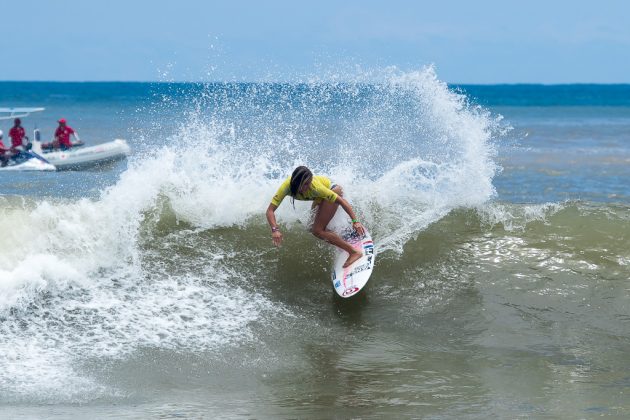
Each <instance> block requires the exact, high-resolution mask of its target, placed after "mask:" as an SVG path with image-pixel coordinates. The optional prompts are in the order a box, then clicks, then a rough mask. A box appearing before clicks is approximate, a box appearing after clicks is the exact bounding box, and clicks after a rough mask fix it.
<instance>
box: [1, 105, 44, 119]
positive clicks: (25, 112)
mask: <svg viewBox="0 0 630 420" xmlns="http://www.w3.org/2000/svg"><path fill="white" fill-rule="evenodd" d="M44 109H46V108H0V120H10V119H12V118H21V117H28V116H29V115H31V113H32V112H40V111H43V110H44ZM4 114H8V115H4Z"/></svg>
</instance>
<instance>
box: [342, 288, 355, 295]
mask: <svg viewBox="0 0 630 420" xmlns="http://www.w3.org/2000/svg"><path fill="white" fill-rule="evenodd" d="M358 291H359V288H358V287H351V288H349V289H346V290H344V291H343V294H342V296H350V295H353V294H355V293H356V292H358Z"/></svg>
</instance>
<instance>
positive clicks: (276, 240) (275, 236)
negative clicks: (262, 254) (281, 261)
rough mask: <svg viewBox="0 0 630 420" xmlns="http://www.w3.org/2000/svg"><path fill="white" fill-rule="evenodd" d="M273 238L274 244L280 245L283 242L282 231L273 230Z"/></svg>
mask: <svg viewBox="0 0 630 420" xmlns="http://www.w3.org/2000/svg"><path fill="white" fill-rule="evenodd" d="M271 239H272V240H273V244H274V245H275V246H280V244H281V243H282V232H280V231H279V230H276V231H275V232H272V233H271Z"/></svg>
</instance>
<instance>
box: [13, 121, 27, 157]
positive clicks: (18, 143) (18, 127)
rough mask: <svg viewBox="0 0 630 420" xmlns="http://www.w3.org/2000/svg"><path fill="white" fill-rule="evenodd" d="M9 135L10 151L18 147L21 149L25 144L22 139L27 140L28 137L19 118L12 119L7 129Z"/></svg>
mask: <svg viewBox="0 0 630 420" xmlns="http://www.w3.org/2000/svg"><path fill="white" fill-rule="evenodd" d="M9 137H10V138H11V151H16V150H17V149H18V148H19V149H23V148H24V147H25V146H26V145H25V144H24V139H26V140H27V141H28V137H27V136H26V132H25V131H24V127H22V121H21V120H20V119H19V118H16V119H15V120H13V127H12V128H11V129H10V130H9Z"/></svg>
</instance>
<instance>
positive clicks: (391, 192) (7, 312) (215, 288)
mask: <svg viewBox="0 0 630 420" xmlns="http://www.w3.org/2000/svg"><path fill="white" fill-rule="evenodd" d="M155 107H156V109H157V111H156V112H155V115H159V116H160V118H161V117H162V116H164V114H165V113H166V110H169V111H170V112H171V115H176V118H177V121H176V122H175V123H173V121H168V122H167V121H164V122H163V124H165V125H172V124H175V130H174V131H175V134H173V135H172V136H168V137H166V138H161V137H159V136H157V137H155V133H159V132H160V130H159V126H160V124H161V123H162V122H161V120H158V119H156V120H154V121H153V122H152V124H153V125H154V128H155V126H157V127H158V129H153V130H152V131H151V133H152V134H151V137H149V136H143V135H139V138H138V139H136V140H137V144H138V145H139V148H140V149H142V150H144V151H145V152H144V153H142V154H138V155H136V156H134V158H133V159H132V161H131V162H130V163H129V167H128V169H127V170H126V171H125V172H124V173H122V175H121V176H120V178H119V180H118V181H117V182H116V183H115V184H114V185H112V186H109V187H107V188H105V189H103V190H102V191H100V192H99V193H98V197H96V198H74V197H58V198H50V197H48V198H46V197H31V198H23V197H19V196H0V219H1V220H3V222H4V223H5V225H6V226H11V228H10V229H5V230H4V232H3V235H2V236H1V237H0V267H2V268H0V278H1V279H2V281H1V282H0V319H1V321H2V323H1V324H0V335H1V336H2V337H3V340H1V341H0V354H3V355H5V357H4V358H2V359H0V372H1V373H0V389H1V390H2V392H1V395H2V397H1V398H2V400H3V401H4V402H7V401H18V400H36V401H51V400H53V401H85V400H89V399H92V398H100V397H112V396H116V395H117V392H118V391H117V389H116V387H111V386H108V385H104V383H106V382H107V381H101V380H99V374H102V369H103V368H102V366H103V365H104V364H107V363H108V361H116V360H125V359H127V358H129V357H131V355H133V354H136V353H137V352H140V351H147V350H151V349H157V350H172V351H184V352H185V351H192V352H213V351H216V350H217V349H224V348H226V347H227V348H233V347H235V346H242V345H246V344H247V343H250V342H252V341H257V340H259V338H258V334H259V333H258V332H257V328H258V326H259V325H266V326H272V327H269V328H274V327H273V325H279V327H278V328H281V326H282V325H283V324H285V325H286V323H290V322H293V321H290V320H291V319H294V317H296V316H297V317H299V311H297V312H296V309H295V307H294V306H292V303H291V302H293V301H291V300H290V299H289V300H288V301H287V299H286V290H287V289H291V288H294V287H295V283H294V280H293V278H294V276H295V273H296V272H301V273H308V274H307V277H308V278H309V279H311V278H312V279H313V281H311V282H310V283H308V284H305V285H303V287H304V290H305V291H306V292H307V293H319V292H321V291H322V290H324V291H328V289H329V285H328V282H327V278H328V274H327V270H328V264H329V255H330V249H329V248H327V247H325V246H323V245H322V244H321V243H319V242H318V241H316V240H314V239H313V238H312V237H311V236H310V235H309V234H308V233H307V232H306V231H305V229H304V227H303V226H304V224H305V223H307V221H308V218H309V206H308V205H307V204H304V203H296V205H295V208H293V206H292V205H291V204H290V202H288V200H287V201H286V202H285V203H284V204H283V205H282V206H281V207H280V209H279V210H278V219H279V221H280V224H281V225H282V226H283V229H285V230H286V231H287V233H286V245H285V246H284V247H283V248H282V249H281V250H276V249H274V248H273V247H272V246H271V242H270V239H269V233H268V228H267V226H266V221H265V218H264V211H265V209H266V207H267V205H268V203H269V200H270V198H271V197H272V195H273V194H274V192H275V190H276V188H277V187H278V186H279V184H280V183H281V182H282V180H283V179H284V178H285V177H286V176H288V175H289V174H290V173H291V172H292V170H293V168H294V167H295V166H297V165H302V164H304V165H307V166H309V167H310V168H311V169H312V170H313V171H314V172H315V173H316V174H325V175H327V176H329V177H330V178H332V179H333V180H334V181H335V182H336V183H339V184H341V185H343V187H344V190H345V192H346V196H347V198H348V199H349V200H350V201H351V203H352V204H353V205H354V206H355V208H356V209H357V212H358V214H359V216H360V218H361V219H362V220H363V221H364V222H365V224H366V225H367V226H369V228H370V229H371V231H372V234H373V236H374V238H375V241H376V242H377V244H378V246H379V254H380V258H381V259H382V260H381V261H384V263H383V267H396V270H399V269H400V267H399V266H396V265H392V264H391V263H387V262H386V261H403V260H404V261H407V260H408V259H410V260H411V261H410V262H405V264H409V266H408V267H406V269H408V270H412V271H413V270H414V269H416V268H417V267H416V264H417V263H416V262H415V260H416V257H415V252H416V251H417V250H416V249H415V246H416V245H414V244H415V243H416V242H415V239H416V238H418V236H419V235H421V234H423V232H425V231H426V228H427V227H428V226H431V225H432V224H434V223H436V222H438V221H440V220H442V219H443V218H444V217H445V216H446V215H448V214H449V213H450V212H451V211H452V210H453V209H458V208H464V209H478V208H482V207H483V206H484V205H485V203H487V202H488V200H489V199H491V198H493V197H494V194H495V190H494V187H493V185H492V179H493V177H494V175H495V173H496V172H497V170H498V167H497V165H496V164H495V163H494V156H495V148H494V141H495V140H496V138H497V136H500V135H501V133H502V132H503V130H504V128H502V127H501V125H500V122H499V119H497V118H495V117H493V116H491V115H490V114H489V113H488V112H486V111H485V110H483V109H481V108H478V107H475V106H472V105H470V104H469V103H468V102H467V100H466V97H465V96H463V95H461V94H458V93H456V92H454V91H452V90H450V89H449V88H448V87H447V86H446V84H445V83H443V82H441V81H440V80H438V79H437V77H436V75H435V73H434V71H433V70H432V69H431V68H426V69H423V70H421V71H417V72H411V73H396V72H391V73H390V74H388V75H387V76H383V77H381V78H380V79H379V80H378V81H377V83H363V82H357V83H305V84H299V85H284V84H251V85H220V86H214V85H209V86H205V87H203V88H201V89H200V90H199V91H198V92H196V93H195V95H193V96H190V94H189V93H188V94H186V95H181V94H180V93H178V92H173V95H172V96H170V97H169V96H167V97H165V98H164V99H163V101H162V102H161V103H160V104H156V105H155ZM179 107H181V108H179ZM178 109H181V110H182V111H181V115H178V113H177V110H178ZM165 131H166V130H165ZM142 142H144V143H142ZM449 217H451V218H452V217H463V216H461V215H460V216H457V215H455V216H449ZM446 220H447V221H448V220H452V219H446ZM446 223H448V222H446ZM482 224H483V223H479V225H482ZM410 252H411V254H410ZM393 287H395V285H393ZM99 372H100V373H99Z"/></svg>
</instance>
